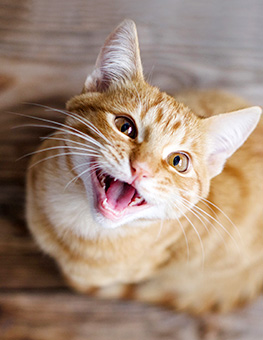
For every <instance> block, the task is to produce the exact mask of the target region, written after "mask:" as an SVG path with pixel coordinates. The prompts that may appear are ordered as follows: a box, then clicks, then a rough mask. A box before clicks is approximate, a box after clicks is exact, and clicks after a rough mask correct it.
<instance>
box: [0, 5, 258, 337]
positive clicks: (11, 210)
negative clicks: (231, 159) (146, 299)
mask: <svg viewBox="0 0 263 340" xmlns="http://www.w3.org/2000/svg"><path fill="white" fill-rule="evenodd" d="M262 13H263V2H262V0H251V1H250V2H249V6H248V4H247V2H246V1H245V0H230V1H218V2H215V1H211V0H200V1H194V0H190V1H188V2H182V1H181V0H163V1H159V0H141V1H140V3H138V2H132V1H130V0H113V1H107V0H102V1H97V0H89V1H87V0H75V1H74V2H70V1H63V0H47V1H42V0H32V1H21V0H12V1H10V0H0V110H1V112H0V187H1V188H0V227H1V237H0V338H1V339H3V340H11V339H12V340H16V339H17V340H25V339H27V340H30V339H32V340H33V339H34V340H44V339H45V340H46V339H47V338H48V340H53V339H54V340H60V339H63V340H64V339H65V340H67V339H73V340H74V339H76V340H82V339H85V340H86V339H91V340H92V339H96V340H104V339H111V338H112V339H124V338H125V339H127V340H129V339H140V340H141V339H153V340H155V339H156V340H157V339H179V340H181V339H182V340H183V339H184V340H186V339H187V340H197V339H203V340H214V339H224V340H261V339H262V338H263V327H262V315H263V301H262V298H260V299H259V300H258V301H257V302H256V303H255V304H252V305H251V306H248V307H247V308H246V309H244V310H240V311H238V312H234V313H231V314H228V315H225V316H213V315H210V316H207V317H203V318H198V319H197V318H192V317H190V316H187V315H184V314H176V313H173V312H172V311H168V310H163V309H161V308H157V307H152V306H146V305H141V304H138V303H133V302H110V301H100V300H95V299H90V298H88V297H86V296H80V295H75V294H74V293H70V292H68V291H67V290H66V289H65V284H64V282H63V281H62V279H61V277H60V275H59V273H58V270H57V268H56V266H55V264H54V263H53V261H52V260H50V259H49V258H47V257H46V256H44V255H42V254H41V253H40V252H39V250H38V248H37V247H36V245H35V244H34V242H33V241H32V239H31V237H30V235H29V233H28V231H27V229H26V225H25V219H24V196H25V172H26V167H27V162H28V159H26V158H25V159H23V160H21V161H19V162H16V159H17V158H19V157H21V156H22V155H24V154H26V153H28V152H32V151H34V150H35V149H36V146H37V145H38V143H39V137H40V136H43V135H45V134H47V133H48V132H49V130H48V129H43V130H42V129H36V128H24V129H15V130H13V129H11V128H12V127H13V126H15V125H19V124H26V123H28V122H29V121H28V119H26V118H22V117H18V116H11V115H10V114H8V113H6V111H16V112H20V113H26V114H32V115H37V116H39V117H44V118H51V119H55V120H59V121H61V120H62V117H61V116H60V115H59V114H57V113H55V112H53V113H52V112H45V111H43V110H40V109H38V108H36V107H30V106H29V107H28V106H23V105H22V104H21V103H22V102H24V101H30V102H38V103H41V104H47V105H50V106H54V107H56V108H63V107H64V103H65V102H66V100H67V99H68V98H69V97H70V96H72V95H74V94H77V93H78V92H80V91H81V87H82V83H83V82H84V80H85V78H86V75H87V74H88V73H89V72H91V70H92V69H93V65H94V63H95V60H96V56H97V54H98V51H99V48H100V47H101V45H102V44H103V41H104V39H105V38H106V36H107V34H108V33H109V32H110V31H111V30H112V29H113V28H114V27H115V26H116V25H117V24H118V23H119V22H121V21H122V20H123V19H124V18H126V17H128V18H131V19H133V20H135V21H136V23H137V26H138V32H139V38H140V46H141V51H142V58H143V65H144V70H145V74H146V77H147V79H149V80H150V82H151V83H152V84H155V85H157V86H160V87H161V88H162V89H163V90H166V91H169V92H171V93H173V92H175V91H178V90H180V89H184V88H189V87H194V88H204V87H205V88H211V87H221V88H224V89H225V90H230V91H233V92H235V93H237V94H240V95H243V96H244V97H246V98H247V99H249V100H251V101H252V102H253V103H255V104H261V105H263V96H262V93H263V73H262V60H263V35H262Z"/></svg>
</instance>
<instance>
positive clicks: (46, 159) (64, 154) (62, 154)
mask: <svg viewBox="0 0 263 340" xmlns="http://www.w3.org/2000/svg"><path fill="white" fill-rule="evenodd" d="M67 155H71V156H72V155H77V156H78V155H79V156H92V157H98V155H96V154H95V155H93V154H87V153H80V152H65V153H58V154H56V155H52V156H49V157H46V158H43V159H40V160H39V161H37V162H35V163H34V164H31V165H30V166H29V169H31V168H33V167H34V166H36V165H38V164H40V163H42V162H45V161H48V160H50V159H53V158H56V157H60V156H67Z"/></svg>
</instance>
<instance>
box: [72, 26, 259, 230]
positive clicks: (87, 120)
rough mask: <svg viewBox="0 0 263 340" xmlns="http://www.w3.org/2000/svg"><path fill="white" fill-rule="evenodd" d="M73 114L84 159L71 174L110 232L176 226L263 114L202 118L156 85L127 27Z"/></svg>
mask: <svg viewBox="0 0 263 340" xmlns="http://www.w3.org/2000/svg"><path fill="white" fill-rule="evenodd" d="M67 109H68V110H69V111H70V112H73V113H74V114H76V115H77V116H76V117H77V118H75V119H72V118H71V119H68V122H67V123H68V125H69V126H71V127H73V128H74V129H77V130H78V131H79V134H78V137H77V136H73V134H71V135H69V138H70V139H72V140H74V141H75V142H77V143H82V144H83V151H82V153H83V154H80V155H78V154H75V155H73V156H72V163H73V166H74V167H73V169H74V171H75V172H76V173H77V174H78V176H79V178H81V180H82V182H83V185H84V187H85V190H86V193H87V199H88V200H89V202H90V204H91V209H92V213H93V216H94V218H95V220H96V221H97V222H99V223H100V224H101V225H102V226H103V227H105V228H115V227H118V226H120V225H123V224H127V223H128V222H131V221H135V220H139V219H146V220H149V219H150V220H151V219H157V220H158V219H178V218H179V217H180V216H181V215H182V214H183V213H185V212H186V211H187V210H188V209H190V208H191V207H192V206H193V205H195V204H196V203H197V202H198V201H199V199H200V198H204V197H206V196H207V194H208V191H209V185H210V180H211V178H213V177H214V176H216V175H218V174H219V173H220V172H221V171H222V169H223V166H224V163H225V161H226V159H227V158H228V157H230V156H231V155H232V154H233V152H235V150H236V149H237V148H238V147H240V146H241V145H242V143H243V142H244V141H245V140H246V138H247V137H248V136H249V134H250V133H251V132H252V131H253V129H254V128H255V126H256V124H257V122H258V120H259V117H260V113H261V110H260V108H256V107H254V108H249V109H244V110H241V111H237V112H234V113H229V114H223V115H218V116H214V117H210V118H206V119H201V118H199V117H197V116H196V115H195V114H194V113H193V112H191V110H190V109H189V108H187V107H186V106H184V105H183V104H182V103H178V102H176V101H175V99H174V98H173V97H171V96H169V95H167V94H165V93H162V92H160V91H159V89H157V88H156V87H152V86H150V85H149V84H148V83H147V82H146V81H145V80H144V77H143V71H142V65H141V60H140V52H139V46H138V38H137V32H136V27H135V24H134V23H133V22H132V21H129V20H126V21H124V22H123V23H122V24H121V25H120V26H118V27H117V29H116V30H115V31H114V32H112V33H111V34H110V36H109V37H108V39H107V40H106V42H105V44H104V46H103V47H102V49H101V51H100V54H99V56H98V59H97V62H96V67H95V70H94V71H93V73H92V74H91V75H89V76H88V78H87V79H86V82H85V85H84V89H83V93H82V94H81V95H79V96H76V97H74V98H73V99H71V100H70V101H69V102H68V104H67ZM75 145H76V144H75ZM84 149H85V150H86V151H85V150H84ZM85 153H86V155H85Z"/></svg>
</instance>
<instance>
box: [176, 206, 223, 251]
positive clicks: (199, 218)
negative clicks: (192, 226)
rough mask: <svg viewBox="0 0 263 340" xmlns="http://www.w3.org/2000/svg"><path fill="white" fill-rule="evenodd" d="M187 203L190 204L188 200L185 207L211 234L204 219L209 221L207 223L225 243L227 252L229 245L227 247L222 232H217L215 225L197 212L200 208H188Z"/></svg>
mask: <svg viewBox="0 0 263 340" xmlns="http://www.w3.org/2000/svg"><path fill="white" fill-rule="evenodd" d="M187 203H188V204H189V202H187V200H186V202H185V203H183V204H184V205H185V207H186V208H187V209H189V211H190V212H191V213H192V214H193V215H194V216H196V218H197V219H198V220H199V221H200V222H201V223H202V224H203V225H204V227H205V229H206V230H207V231H208V232H210V230H209V229H208V228H207V226H206V224H204V222H203V220H202V218H203V219H204V220H205V221H207V222H208V223H209V224H210V225H211V227H212V228H213V229H214V230H215V232H216V233H217V235H218V236H219V237H220V238H221V240H222V241H223V243H224V246H225V248H226V250H227V245H226V242H225V239H224V238H223V236H222V235H221V234H220V232H219V231H218V230H217V228H216V227H215V226H214V224H213V223H212V222H211V221H209V219H208V218H206V217H205V216H203V215H202V213H201V212H199V211H197V209H196V208H198V207H191V206H190V207H188V206H187ZM193 210H194V211H193ZM201 210H202V209H201Z"/></svg>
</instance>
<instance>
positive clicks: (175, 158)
mask: <svg viewBox="0 0 263 340" xmlns="http://www.w3.org/2000/svg"><path fill="white" fill-rule="evenodd" d="M180 160H181V158H180V156H176V157H174V159H173V165H174V166H176V165H178V164H179V163H180Z"/></svg>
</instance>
